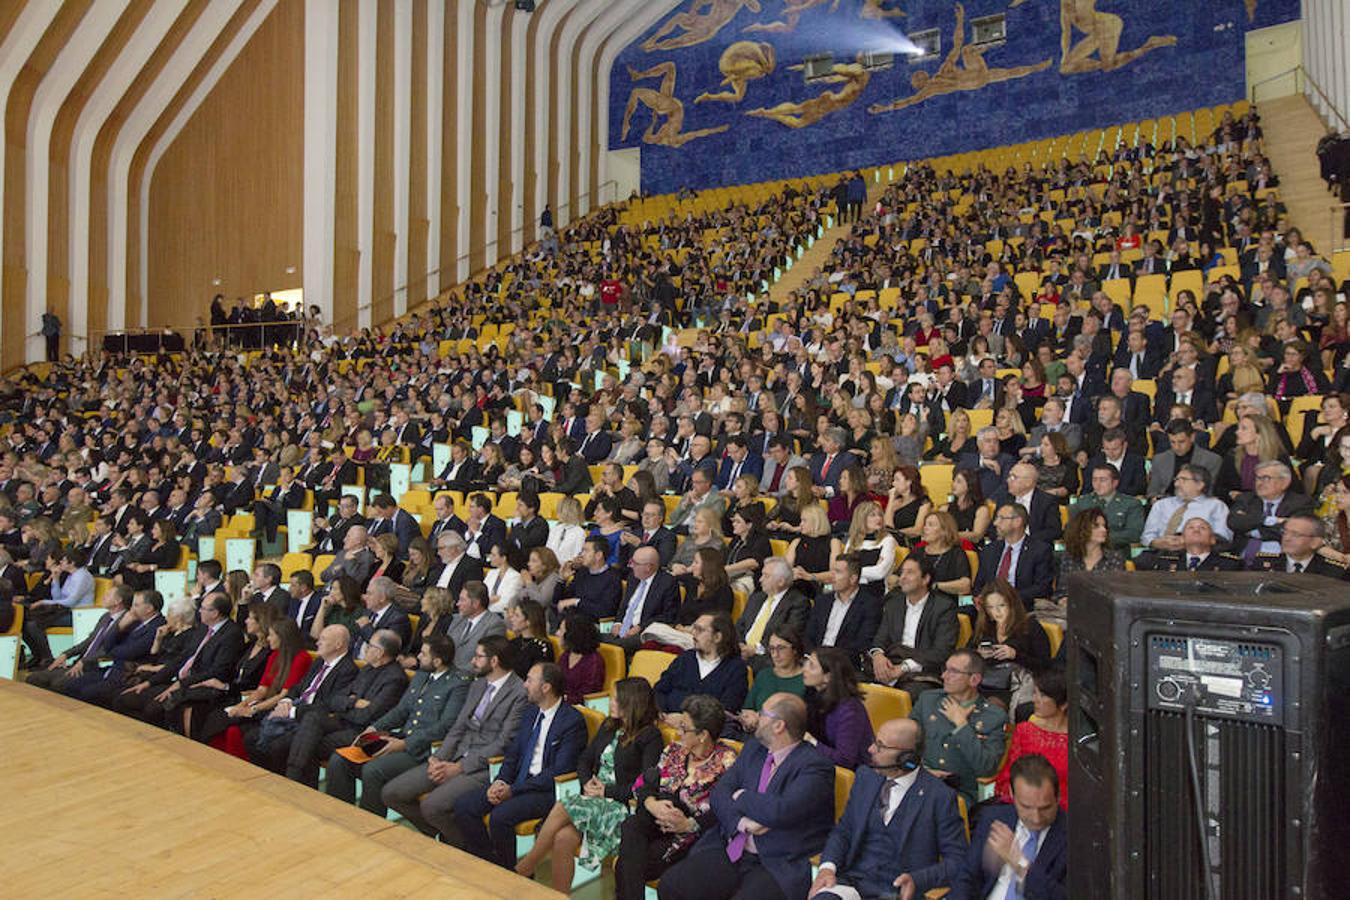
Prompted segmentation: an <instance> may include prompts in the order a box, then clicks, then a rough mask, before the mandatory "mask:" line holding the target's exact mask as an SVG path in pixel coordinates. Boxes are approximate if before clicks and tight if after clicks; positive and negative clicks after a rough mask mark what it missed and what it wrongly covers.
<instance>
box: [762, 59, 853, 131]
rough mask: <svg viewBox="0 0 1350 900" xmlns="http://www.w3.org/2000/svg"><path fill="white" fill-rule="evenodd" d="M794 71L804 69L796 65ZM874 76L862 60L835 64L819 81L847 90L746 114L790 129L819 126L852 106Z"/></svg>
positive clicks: (825, 93)
mask: <svg viewBox="0 0 1350 900" xmlns="http://www.w3.org/2000/svg"><path fill="white" fill-rule="evenodd" d="M793 68H794V69H801V68H802V67H801V66H793ZM871 77H872V73H871V72H869V71H867V70H866V69H865V68H863V65H862V59H861V57H859V59H858V60H857V61H856V62H851V63H835V65H834V70H833V71H832V72H831V73H830V74H829V75H826V76H824V77H822V78H817V79H815V81H817V82H819V83H821V84H842V85H843V87H841V88H840V89H839V90H837V91H825V92H824V93H822V94H819V95H818V96H815V97H812V98H811V99H810V100H803V101H802V102H800V103H790V102H784V103H780V104H778V105H777V106H772V107H769V108H767V109H763V108H761V109H752V110H749V111H748V112H746V115H747V116H757V117H759V118H761V119H773V120H774V121H775V122H781V123H782V124H784V125H786V126H788V127H789V128H805V127H806V126H808V125H814V124H816V123H817V122H819V121H820V120H821V119H823V118H825V117H826V116H828V115H829V114H830V113H832V112H837V111H839V110H841V109H844V108H845V107H848V106H852V105H853V101H854V100H857V99H858V97H860V96H861V95H862V92H863V91H865V90H866V89H867V83H868V82H869V81H870V80H871Z"/></svg>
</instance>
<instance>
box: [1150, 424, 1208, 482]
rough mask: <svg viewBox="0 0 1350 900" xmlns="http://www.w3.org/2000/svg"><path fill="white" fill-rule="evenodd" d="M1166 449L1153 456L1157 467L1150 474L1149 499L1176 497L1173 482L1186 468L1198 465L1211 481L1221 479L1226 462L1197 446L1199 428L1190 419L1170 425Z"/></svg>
mask: <svg viewBox="0 0 1350 900" xmlns="http://www.w3.org/2000/svg"><path fill="white" fill-rule="evenodd" d="M1164 430H1165V431H1166V432H1167V443H1168V444H1169V445H1171V448H1172V449H1170V450H1166V451H1164V452H1162V453H1159V454H1158V455H1157V456H1155V457H1153V467H1152V468H1151V469H1149V472H1148V498H1149V499H1150V500H1155V499H1157V498H1158V497H1170V496H1172V482H1173V481H1174V480H1175V479H1176V477H1177V472H1179V471H1181V467H1182V466H1185V465H1195V466H1199V467H1200V468H1202V469H1204V470H1206V471H1207V472H1209V477H1210V480H1211V481H1213V480H1214V479H1216V478H1218V477H1219V466H1221V465H1222V464H1223V459H1222V458H1221V457H1220V456H1219V455H1218V454H1217V453H1212V452H1210V451H1209V450H1206V449H1205V448H1204V447H1197V446H1196V445H1195V426H1194V424H1193V423H1191V422H1189V421H1187V420H1186V419H1173V420H1172V421H1170V422H1168V423H1167V428H1166V429H1164Z"/></svg>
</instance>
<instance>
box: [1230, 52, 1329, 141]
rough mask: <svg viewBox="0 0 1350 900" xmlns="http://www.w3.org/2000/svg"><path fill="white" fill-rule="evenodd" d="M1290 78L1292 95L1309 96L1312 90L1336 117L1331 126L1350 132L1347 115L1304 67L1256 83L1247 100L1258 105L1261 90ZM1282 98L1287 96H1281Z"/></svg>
mask: <svg viewBox="0 0 1350 900" xmlns="http://www.w3.org/2000/svg"><path fill="white" fill-rule="evenodd" d="M1290 78H1292V79H1293V81H1294V90H1293V91H1292V93H1295V94H1303V95H1304V96H1307V95H1308V93H1309V90H1308V89H1309V88H1311V89H1312V92H1313V93H1315V94H1316V95H1317V97H1318V99H1319V100H1321V101H1322V105H1323V106H1324V107H1325V109H1326V111H1327V112H1329V113H1330V114H1331V115H1332V116H1334V117H1335V121H1333V122H1331V123H1329V124H1331V125H1336V124H1337V123H1339V128H1338V129H1337V130H1341V131H1346V130H1350V119H1347V118H1346V116H1345V113H1343V112H1341V111H1340V110H1339V109H1337V108H1336V104H1334V103H1332V102H1331V98H1330V97H1328V96H1327V92H1326V91H1324V90H1322V86H1321V85H1320V84H1318V83H1317V80H1316V79H1314V78H1313V77H1312V76H1311V75H1309V74H1308V70H1307V69H1305V68H1303V66H1294V67H1293V68H1292V69H1285V70H1284V71H1283V72H1277V73H1275V74H1274V75H1271V76H1269V77H1268V78H1262V79H1261V80H1260V81H1257V82H1254V83H1253V84H1252V85H1251V87H1250V88H1249V89H1248V91H1247V99H1248V100H1250V101H1251V102H1252V103H1256V102H1257V101H1258V100H1259V99H1260V94H1261V88H1264V87H1267V86H1268V85H1272V84H1276V83H1281V82H1285V81H1288V80H1289V79H1290ZM1280 96H1285V95H1283V94H1281V95H1280ZM1313 108H1314V109H1317V106H1316V105H1315V104H1314V107H1313ZM1319 112H1320V110H1319Z"/></svg>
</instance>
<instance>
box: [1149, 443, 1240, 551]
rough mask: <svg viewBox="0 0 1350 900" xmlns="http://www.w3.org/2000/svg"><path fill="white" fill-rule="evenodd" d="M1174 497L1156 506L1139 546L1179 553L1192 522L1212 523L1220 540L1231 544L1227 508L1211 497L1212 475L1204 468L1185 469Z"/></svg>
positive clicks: (1231, 535) (1190, 467) (1150, 514)
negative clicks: (1182, 532) (1210, 481)
mask: <svg viewBox="0 0 1350 900" xmlns="http://www.w3.org/2000/svg"><path fill="white" fill-rule="evenodd" d="M1172 486H1173V493H1172V496H1171V497H1163V498H1162V499H1161V500H1158V501H1157V502H1156V503H1154V504H1153V508H1152V509H1151V510H1149V514H1148V519H1147V520H1146V521H1145V522H1144V533H1143V534H1142V535H1140V537H1139V542H1140V543H1141V544H1143V545H1144V546H1145V547H1149V548H1151V549H1153V550H1158V551H1161V552H1163V553H1178V552H1180V551H1181V550H1182V549H1184V548H1185V546H1186V541H1185V539H1184V538H1182V536H1181V529H1182V528H1183V527H1185V524H1186V523H1187V522H1188V521H1190V520H1191V519H1195V518H1200V519H1204V520H1205V521H1206V522H1208V523H1209V527H1210V528H1211V529H1213V531H1214V533H1215V534H1216V535H1217V536H1218V538H1219V540H1221V541H1223V542H1224V543H1225V544H1226V543H1227V542H1228V541H1230V540H1232V538H1233V532H1232V529H1230V528H1229V527H1228V506H1227V505H1226V504H1225V503H1224V502H1223V501H1222V500H1219V499H1218V498H1216V497H1210V496H1209V495H1208V494H1209V471H1208V470H1207V469H1205V468H1204V467H1203V466H1198V465H1187V466H1182V467H1181V471H1180V472H1178V473H1177V477H1176V478H1175V479H1174V480H1173V483H1172Z"/></svg>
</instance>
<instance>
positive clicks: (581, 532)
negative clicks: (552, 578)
mask: <svg viewBox="0 0 1350 900" xmlns="http://www.w3.org/2000/svg"><path fill="white" fill-rule="evenodd" d="M557 516H558V524H556V525H554V526H553V529H552V530H551V531H550V532H549V535H548V543H547V544H546V546H547V547H548V549H550V550H552V551H553V555H554V556H556V557H557V558H558V562H559V563H560V564H566V563H569V562H571V561H572V560H574V559H576V558H577V556H578V555H579V554H580V553H581V546H582V544H584V543H585V542H586V529H585V527H584V526H583V525H582V524H581V503H580V502H578V501H577V499H576V498H575V497H564V498H563V499H561V500H559V501H558V512H557Z"/></svg>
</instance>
